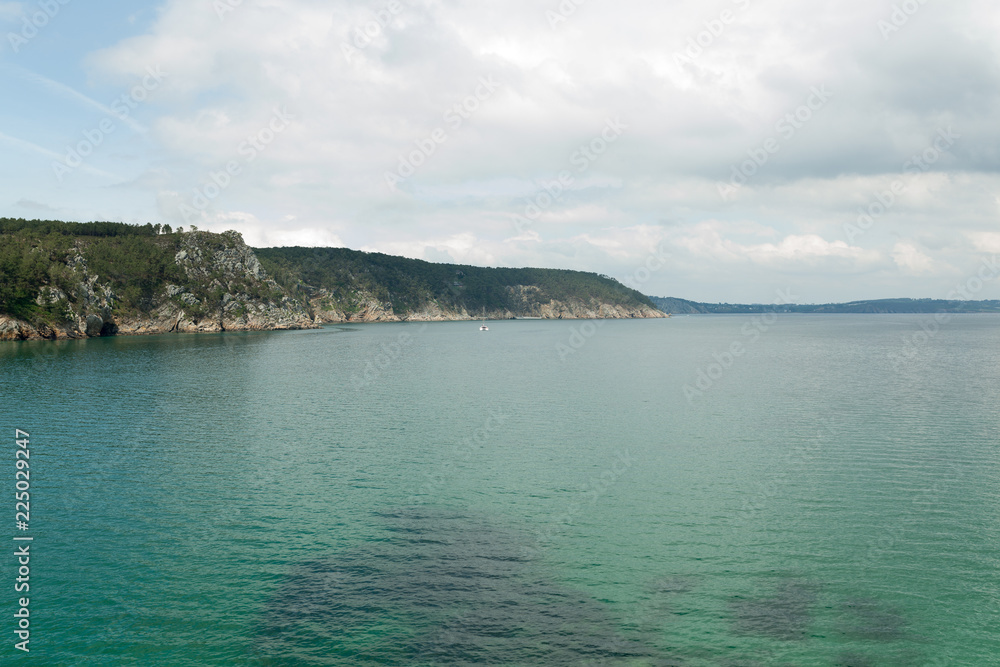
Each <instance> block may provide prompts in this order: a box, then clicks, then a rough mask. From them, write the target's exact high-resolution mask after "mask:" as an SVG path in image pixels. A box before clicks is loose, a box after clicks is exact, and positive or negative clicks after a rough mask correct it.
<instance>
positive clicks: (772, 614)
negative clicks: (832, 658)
mask: <svg viewBox="0 0 1000 667" xmlns="http://www.w3.org/2000/svg"><path fill="white" fill-rule="evenodd" d="M816 597H817V595H816V590H815V586H812V585H810V584H808V583H804V582H800V581H786V582H783V583H781V584H780V585H779V586H778V589H777V591H776V592H775V594H774V595H772V596H770V597H764V598H750V599H742V598H738V599H735V600H732V601H731V602H730V603H729V606H730V609H731V610H732V613H733V624H734V626H735V629H736V632H738V633H739V634H745V635H763V636H765V637H773V638H775V639H781V640H786V641H792V640H797V639H805V638H806V637H807V636H808V631H809V625H810V623H811V622H812V607H813V605H814V604H815V603H816Z"/></svg>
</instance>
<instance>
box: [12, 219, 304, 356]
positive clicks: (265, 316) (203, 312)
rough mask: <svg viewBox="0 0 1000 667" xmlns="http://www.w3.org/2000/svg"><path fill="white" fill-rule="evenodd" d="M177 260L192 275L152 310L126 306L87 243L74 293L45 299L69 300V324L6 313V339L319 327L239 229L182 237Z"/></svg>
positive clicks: (46, 292)
mask: <svg viewBox="0 0 1000 667" xmlns="http://www.w3.org/2000/svg"><path fill="white" fill-rule="evenodd" d="M180 244H181V249H180V250H179V251H177V253H176V255H175V256H174V262H175V263H176V265H177V266H178V267H179V268H180V269H181V273H182V275H183V276H184V277H185V278H186V279H185V280H184V281H183V284H181V285H176V284H168V285H166V286H165V287H164V288H163V289H162V290H160V292H159V293H157V294H155V295H154V296H153V299H152V303H151V307H150V308H148V309H147V310H145V311H144V312H125V311H123V310H122V309H121V308H120V307H119V303H118V302H119V301H120V300H119V299H118V297H117V295H116V294H115V292H114V290H113V288H112V286H111V284H110V282H108V281H102V279H101V276H99V275H97V274H95V273H93V272H92V271H91V270H90V268H89V267H88V265H87V261H86V259H85V257H84V252H83V246H82V245H81V243H80V242H78V243H77V245H76V246H75V247H74V249H73V251H72V252H71V253H70V256H69V258H68V260H67V262H66V266H67V267H68V268H69V269H70V270H71V271H72V272H73V274H74V275H75V276H76V280H77V284H76V286H75V290H74V293H73V294H66V293H65V292H62V291H60V290H56V289H53V288H51V287H44V288H42V290H41V291H40V293H39V295H38V299H37V303H39V304H40V305H41V304H46V303H47V304H58V303H60V302H65V303H66V308H67V313H66V317H65V318H64V320H65V321H64V322H62V323H59V324H44V323H29V322H25V321H21V320H17V319H14V318H12V317H9V316H0V340H30V339H66V338H89V337H96V336H107V335H115V334H119V335H121V334H158V333H168V332H172V331H176V332H192V333H193V332H204V333H213V332H222V331H259V330H276V329H306V328H316V327H317V326H318V325H317V324H316V323H315V322H314V321H313V317H312V315H311V313H310V312H309V309H308V308H307V306H306V305H305V304H304V303H297V302H295V301H293V300H292V299H291V298H290V297H289V296H288V294H287V293H286V292H285V290H283V289H282V288H281V286H279V285H278V283H276V282H275V281H274V280H273V279H272V278H270V277H269V276H268V275H267V274H266V272H265V271H264V269H263V268H262V267H261V265H260V262H259V261H258V260H257V257H256V256H255V255H254V253H253V250H251V249H250V248H249V247H248V246H247V245H246V244H245V243H244V242H243V238H242V237H241V236H240V235H239V234H238V233H236V232H226V233H224V234H221V235H220V234H209V233H207V232H192V233H188V234H184V235H182V236H181V241H180Z"/></svg>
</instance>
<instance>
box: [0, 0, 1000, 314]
mask: <svg viewBox="0 0 1000 667" xmlns="http://www.w3.org/2000/svg"><path fill="white" fill-rule="evenodd" d="M741 4H742V3H723V6H725V7H728V8H730V9H733V10H734V13H735V15H736V20H735V21H734V22H732V24H730V25H728V26H726V27H725V29H724V30H723V31H722V33H721V34H720V35H718V36H717V37H713V38H712V39H711V40H709V41H710V43H709V44H708V45H707V46H704V47H703V51H702V52H701V53H700V54H698V55H697V56H696V57H693V58H690V62H688V63H687V64H684V65H683V67H679V66H678V63H677V59H676V58H675V55H677V54H682V53H684V50H685V49H686V48H687V46H688V45H689V44H690V42H689V40H691V39H696V38H698V36H699V33H701V32H702V31H703V30H705V22H706V21H711V20H714V19H715V18H717V16H718V13H719V11H721V8H720V7H721V6H720V7H712V6H709V5H705V4H704V3H694V2H675V3H668V4H662V3H653V2H651V1H642V2H637V3H631V4H628V5H621V4H617V5H616V4H613V3H611V4H607V3H584V4H582V5H580V6H579V7H578V8H577V10H576V11H575V12H574V13H573V14H572V16H569V17H568V18H567V21H566V22H565V23H562V24H560V25H559V26H557V28H556V29H555V30H553V29H552V28H551V27H550V25H549V22H548V20H547V19H546V14H545V12H546V11H547V10H556V9H557V7H558V3H556V2H551V3H541V4H539V3H537V2H535V1H534V0H505V1H504V2H501V0H482V1H481V2H476V3H469V2H460V1H459V0H412V1H410V2H405V3H402V10H401V11H400V12H398V13H397V15H395V16H393V17H392V20H391V22H390V23H388V24H387V25H385V26H383V27H380V28H379V29H378V30H377V31H376V32H377V33H378V34H377V35H376V36H375V37H374V39H373V40H372V43H371V44H370V45H368V46H364V45H363V44H362V45H361V46H360V47H359V46H358V45H355V46H354V48H355V49H356V52H353V53H352V55H351V58H350V59H348V58H347V57H345V55H344V52H343V45H345V44H350V43H351V41H352V40H353V39H354V35H355V34H356V32H355V31H356V30H357V29H358V28H363V27H365V26H366V24H367V25H372V24H371V21H372V20H373V19H374V18H375V16H376V12H377V11H378V10H380V9H382V8H383V7H385V5H386V3H383V2H380V1H379V0H372V1H371V2H362V1H360V0H342V1H340V2H337V3H334V4H333V5H331V4H330V3H325V2H321V1H319V0H284V1H283V2H280V3H279V2H262V1H260V2H243V3H241V4H240V5H239V6H237V7H235V8H234V9H233V11H232V12H229V13H227V14H226V15H225V16H224V17H222V20H220V17H219V16H218V15H217V13H216V11H215V10H214V9H213V6H212V3H205V2H204V1H203V0H165V2H164V3H163V5H162V8H161V10H160V11H159V13H158V16H157V18H156V20H155V21H154V22H153V23H152V24H151V26H149V27H148V29H146V31H145V32H144V33H142V34H138V35H134V36H131V37H128V38H125V39H122V40H121V41H119V42H118V43H117V44H113V45H109V46H108V47H107V48H105V49H102V50H101V51H98V52H96V53H94V54H91V56H90V58H89V59H88V61H87V62H88V65H89V67H90V71H91V75H92V78H93V79H94V80H95V81H102V82H110V84H109V85H111V86H116V87H118V88H120V87H121V85H124V84H128V83H131V82H134V81H135V79H136V77H140V76H142V75H143V73H144V72H145V70H146V68H147V67H151V66H152V67H156V66H159V67H161V68H162V69H163V71H164V72H166V73H167V75H168V76H167V79H166V80H165V81H164V83H163V85H162V86H161V87H160V88H159V89H158V90H157V91H156V100H155V104H154V103H151V104H149V105H148V106H144V108H143V112H144V113H145V114H146V115H145V116H144V118H143V122H144V125H145V126H148V127H149V128H150V132H149V133H148V135H147V137H146V140H147V141H148V142H149V143H150V144H151V146H152V148H153V150H151V151H150V153H149V160H148V163H149V164H150V167H149V171H148V173H147V174H145V175H143V176H140V177H139V178H136V179H135V180H134V182H131V183H130V184H128V187H129V188H130V190H129V193H130V195H132V196H136V197H145V198H146V200H147V201H148V202H149V204H148V210H149V212H150V215H151V217H153V218H154V220H156V219H159V220H160V221H163V222H169V223H170V224H172V225H174V226H176V225H177V224H185V225H186V224H189V223H187V222H184V221H183V220H182V218H181V216H180V213H179V206H180V205H181V204H185V203H188V204H189V203H190V202H191V201H192V198H193V197H194V194H195V191H196V190H203V188H204V187H205V185H206V184H208V183H211V181H212V175H213V174H216V173H218V172H219V170H220V169H223V168H224V167H225V165H226V164H227V163H228V162H230V161H233V160H236V161H238V162H239V166H240V173H239V175H238V176H237V177H234V178H233V179H232V182H231V183H230V184H229V185H228V186H227V187H225V188H224V190H223V191H222V192H221V193H219V195H218V196H217V197H213V198H212V200H211V201H210V202H209V205H208V206H206V207H203V213H199V215H198V219H197V220H196V221H195V224H197V225H198V226H200V227H203V228H212V229H214V228H216V227H220V228H222V227H224V226H227V225H228V226H235V227H237V228H238V229H241V231H243V232H244V233H245V234H246V235H247V238H248V240H251V242H252V243H254V244H258V245H267V244H284V243H297V244H303V245H307V244H326V243H329V244H338V245H339V244H340V243H341V242H343V243H345V244H347V245H348V246H350V247H357V248H368V249H377V250H379V251H383V252H398V253H401V254H406V255H409V256H413V257H424V258H427V259H447V258H451V260H452V261H461V262H470V263H487V264H497V265H512V266H521V265H532V264H533V265H542V266H559V267H564V268H579V269H589V270H594V271H598V272H603V273H612V274H613V273H616V272H618V273H621V272H625V273H627V272H629V271H630V270H632V269H633V268H634V266H635V263H636V262H641V261H643V257H645V254H644V253H648V252H649V248H651V247H655V246H656V244H658V243H661V242H662V243H665V244H666V245H667V247H670V248H671V249H672V252H674V253H675V255H676V257H675V267H674V269H671V270H670V271H674V270H676V272H675V273H670V271H668V270H664V272H663V274H662V275H661V276H660V277H659V278H657V279H658V280H662V281H663V282H662V283H660V284H659V285H657V286H656V289H657V290H658V291H661V292H663V293H666V292H667V291H673V290H672V285H673V284H674V283H673V282H671V281H675V282H676V281H677V280H678V278H679V277H681V276H682V273H681V272H682V271H687V272H689V273H690V275H692V276H695V275H697V276H700V277H704V276H720V278H719V279H718V280H717V281H716V282H715V283H712V284H713V287H712V289H713V290H716V294H715V296H717V297H718V298H719V299H728V298H730V294H729V292H727V290H733V289H736V288H735V287H734V285H736V284H738V285H739V286H740V288H741V289H742V288H744V287H746V289H748V290H750V289H757V290H759V292H760V294H759V296H758V297H757V298H760V299H766V298H769V295H770V294H771V291H772V289H773V285H772V284H771V283H770V282H769V280H770V279H769V276H772V275H780V274H781V273H782V272H796V273H797V274H799V275H807V274H808V275H811V276H813V277H814V278H815V282H816V283H817V284H821V283H825V284H832V283H835V284H836V286H837V287H836V288H837V289H840V290H842V292H843V294H842V296H843V298H845V299H846V298H863V297H865V296H868V294H869V293H870V290H872V289H873V288H875V287H876V286H877V283H876V282H873V281H878V280H886V281H888V282H885V283H883V284H884V285H885V289H887V290H888V289H892V290H894V291H895V290H900V289H904V288H905V285H906V284H905V283H898V282H892V280H894V279H895V277H896V276H899V275H900V274H901V273H902V274H905V275H907V276H911V277H916V276H923V277H925V278H926V279H928V280H930V279H931V278H932V277H933V276H935V275H938V272H940V271H946V270H947V267H949V266H960V265H963V264H964V263H967V261H966V260H968V259H969V256H970V253H973V252H975V251H976V248H977V247H980V246H981V247H993V246H992V245H990V244H992V243H993V241H984V240H982V238H980V237H976V236H975V235H976V234H989V233H992V231H991V230H992V229H994V228H995V225H996V214H997V200H996V192H997V191H998V190H1000V176H998V174H1000V149H998V148H997V147H998V146H1000V126H997V125H996V123H995V120H994V119H995V118H996V116H997V113H998V112H1000V64H998V61H997V59H996V57H995V53H996V52H997V51H998V50H1000V33H998V32H997V31H996V30H995V29H994V28H995V27H996V26H998V25H1000V7H997V6H996V5H995V3H989V2H986V0H955V1H954V2H951V3H949V4H948V5H947V6H944V5H935V4H932V3H928V4H926V5H923V6H922V8H921V10H920V12H919V14H918V15H916V16H915V17H913V19H911V21H910V22H909V23H908V24H907V26H905V28H904V29H903V30H901V31H900V32H899V33H898V34H894V35H893V36H892V38H891V39H890V40H885V39H883V37H882V35H881V34H880V33H879V31H878V29H877V25H876V24H877V21H878V20H879V19H880V18H884V15H885V14H886V11H887V9H886V7H884V6H882V5H879V4H877V3H876V4H872V3H870V2H865V1H863V0H844V1H843V2H840V3H837V4H836V6H833V5H830V6H829V7H827V6H823V5H816V4H812V5H804V4H802V3H798V2H792V1H791V0H755V1H754V2H752V3H749V4H748V6H746V7H742V6H741ZM9 6H12V4H11V3H5V4H3V5H0V7H9ZM737 9H738V10H739V11H737ZM362 47H363V48H362ZM482 77H492V78H493V79H495V80H496V81H497V82H498V83H499V84H500V85H499V87H498V88H497V90H496V91H494V92H490V93H489V94H488V95H485V96H481V97H480V98H479V99H474V98H470V95H475V93H476V91H477V87H478V86H480V81H481V79H482ZM54 78H59V77H54ZM814 86H825V87H827V88H828V89H829V90H830V91H832V92H833V94H834V95H833V97H832V98H831V100H830V101H829V103H827V104H826V105H824V106H823V107H822V108H821V109H818V110H815V111H814V112H813V113H811V114H810V116H811V118H810V119H809V120H808V121H805V122H802V123H800V124H799V125H800V126H799V127H797V128H796V131H795V132H794V133H793V135H792V136H790V137H781V142H780V150H779V151H778V152H776V153H774V154H772V155H770V156H769V157H768V159H767V161H766V163H765V164H763V165H762V166H761V167H760V168H759V170H758V172H757V173H756V174H755V175H754V176H752V177H751V178H750V179H749V180H748V182H747V183H746V185H745V186H744V187H743V188H741V189H740V192H739V194H738V197H736V198H735V199H734V200H731V201H729V202H724V201H722V200H721V199H720V197H719V194H718V190H717V184H718V183H719V182H720V181H724V180H726V179H727V178H729V176H730V174H731V169H732V166H733V165H735V164H740V163H741V162H743V161H744V160H747V159H748V157H749V154H750V152H752V151H754V150H756V149H759V148H760V147H761V146H763V145H764V142H765V141H766V140H767V139H768V138H769V137H772V136H776V123H777V122H778V121H779V120H780V119H781V118H783V117H785V116H786V114H789V113H793V114H794V113H795V112H796V111H797V110H798V109H799V107H800V106H801V105H802V104H803V103H804V101H805V100H806V99H807V97H808V95H809V91H810V89H811V88H812V87H814ZM51 92H54V93H58V94H66V95H69V93H67V91H62V93H60V91H58V90H54V89H53V90H52V91H51ZM97 97H98V99H100V96H97ZM70 98H72V95H70ZM86 99H90V98H89V97H88V98H86ZM469 100H472V106H474V107H476V108H475V109H474V110H470V112H468V113H465V115H466V116H468V117H460V116H455V115H454V113H450V110H451V111H453V110H454V108H455V105H456V104H462V103H463V102H467V101H469ZM75 102H80V103H82V102H84V100H83V99H80V98H75ZM276 107H278V108H282V107H285V108H287V111H288V112H289V113H290V114H291V115H293V116H294V119H293V121H292V122H291V124H290V125H289V127H288V128H287V129H286V130H285V131H283V132H281V133H280V134H278V135H277V136H275V137H274V138H273V141H271V142H270V143H268V144H267V146H266V149H265V150H260V151H257V152H256V153H255V156H254V159H253V160H252V161H250V160H247V159H246V156H245V155H244V154H242V153H241V150H240V147H241V146H243V145H245V143H244V142H247V141H248V138H252V137H254V136H260V133H261V132H265V131H266V129H267V127H268V123H269V121H270V119H271V118H272V116H273V114H274V109H275V108H276ZM95 108H96V107H95ZM619 117H620V118H621V121H622V123H623V124H625V125H627V128H626V129H625V130H624V131H623V133H622V135H621V137H620V138H619V139H618V140H616V141H614V142H612V143H606V144H602V142H601V132H602V129H603V128H604V127H605V123H606V122H607V121H608V119H611V118H619ZM456 119H460V121H461V122H457V123H456V122H455V121H456ZM947 127H953V129H954V131H955V132H957V133H958V134H959V135H960V139H959V140H958V141H957V142H955V144H954V145H953V146H951V147H949V148H948V150H947V151H945V152H944V153H943V154H941V155H940V156H939V157H938V159H937V160H936V161H935V163H934V165H933V167H932V168H931V169H930V170H929V171H927V172H926V173H924V172H921V173H904V171H905V168H904V164H905V163H906V162H907V160H908V159H910V157H911V156H913V155H916V154H920V153H921V152H923V151H924V150H926V149H927V147H928V146H930V145H932V142H933V141H934V138H935V136H936V133H937V132H938V130H939V129H941V128H947ZM438 128H440V129H441V133H438V134H436V135H435V130H436V129H438ZM434 136H437V137H438V138H439V140H438V141H435V140H433V139H432V137H434ZM428 141H430V142H431V143H430V144H428V143H427V142H428ZM8 143H9V142H8ZM36 143H37V142H36ZM421 146H424V147H425V150H424V153H425V154H423V155H419V154H418V157H419V161H420V162H421V163H422V164H420V165H419V166H418V167H417V168H416V170H415V173H414V174H413V175H412V177H409V178H407V179H406V180H405V181H403V182H402V183H401V184H400V187H399V188H398V192H395V193H394V192H391V191H390V190H389V188H388V187H387V186H386V182H385V174H386V173H387V172H392V171H393V170H396V169H397V168H398V167H399V164H400V159H401V157H402V158H403V159H408V156H410V155H411V154H414V151H419V150H421ZM427 146H429V148H426V147H427ZM590 148H594V149H596V150H597V151H598V152H599V153H600V154H599V155H596V154H595V155H594V156H593V158H592V159H591V158H587V159H585V160H584V161H583V162H581V161H580V156H581V155H582V154H583V153H581V152H580V151H581V149H586V150H589V149H590ZM36 153H37V151H36ZM581 165H582V168H581ZM46 166H47V165H46ZM911 171H912V170H911ZM561 172H564V173H568V174H569V175H570V177H571V179H572V185H571V186H569V187H566V188H565V190H564V191H563V192H562V193H560V194H559V196H558V197H557V198H556V200H555V201H553V202H550V203H546V204H545V205H544V206H542V207H541V208H542V210H540V211H539V212H538V214H537V215H535V216H533V217H532V218H531V225H530V226H528V227H527V228H524V229H521V230H518V229H516V228H515V226H514V224H513V222H512V219H511V218H512V216H513V215H514V214H524V212H525V208H526V206H527V205H528V204H530V203H532V202H533V201H534V200H535V197H536V196H537V195H538V194H539V192H541V188H542V184H544V183H551V182H553V181H554V180H556V179H557V177H558V176H559V175H560V173H561ZM896 181H901V182H902V183H903V184H904V186H905V192H904V193H903V194H902V195H900V196H898V197H896V200H895V201H894V202H893V204H892V206H890V207H889V208H888V210H887V211H885V213H884V214H881V215H879V216H877V219H875V220H874V224H873V225H872V226H871V227H870V228H869V229H867V230H865V233H864V234H863V235H861V236H852V235H848V234H846V233H845V225H847V224H850V223H854V222H856V220H857V218H858V215H859V209H864V208H867V207H869V206H870V205H871V204H872V202H874V201H876V197H877V196H878V194H879V193H882V192H884V191H885V190H886V189H887V188H891V187H892V184H893V183H894V182H896ZM104 194H105V193H103V192H97V193H95V194H94V195H92V196H93V197H94V198H95V200H96V199H97V198H98V197H99V196H100V195H104ZM31 196H32V198H34V199H38V196H39V195H38V194H34V193H33V194H32V195H31ZM99 205H100V204H95V205H94V208H95V209H98V208H99ZM73 208H74V210H79V209H80V208H81V206H79V205H75V206H74V207H73ZM901 239H909V240H906V241H902V240H901ZM977 244H978V245H977ZM983 244H986V245H985V246H984V245H983ZM721 276H726V277H727V279H728V282H726V281H723V280H722V279H721ZM831 279H835V280H831ZM713 280H714V279H713ZM702 282H703V283H704V280H703V281H702ZM765 283H766V284H765ZM705 284H708V283H705ZM912 285H913V288H912V289H913V290H917V289H919V290H921V291H925V290H926V289H927V288H928V285H930V283H918V282H913V283H912ZM901 286H902V287H901ZM650 289H653V287H650ZM904 291H906V290H905V289H904ZM678 295H679V296H684V295H683V294H678ZM907 295H910V296H922V295H923V294H920V293H915V292H911V293H909V294H907ZM702 296H703V297H704V296H705V295H702Z"/></svg>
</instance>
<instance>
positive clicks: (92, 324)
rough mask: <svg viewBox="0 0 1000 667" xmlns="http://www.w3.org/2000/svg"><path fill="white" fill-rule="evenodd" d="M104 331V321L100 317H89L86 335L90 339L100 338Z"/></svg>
mask: <svg viewBox="0 0 1000 667" xmlns="http://www.w3.org/2000/svg"><path fill="white" fill-rule="evenodd" d="M103 329H104V319H103V318H102V317H100V316H99V315H87V326H86V330H85V332H84V333H86V334H87V335H88V336H90V337H92V338H93V337H94V336H100V335H101V331H102V330H103Z"/></svg>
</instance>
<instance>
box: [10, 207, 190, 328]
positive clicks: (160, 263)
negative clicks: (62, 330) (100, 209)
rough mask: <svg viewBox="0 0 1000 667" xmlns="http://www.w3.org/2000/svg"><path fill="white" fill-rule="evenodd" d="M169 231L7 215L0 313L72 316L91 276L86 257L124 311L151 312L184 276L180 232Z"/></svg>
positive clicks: (43, 319)
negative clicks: (86, 278) (166, 289)
mask: <svg viewBox="0 0 1000 667" xmlns="http://www.w3.org/2000/svg"><path fill="white" fill-rule="evenodd" d="M169 231H170V229H169V227H163V226H161V225H149V224H147V225H143V226H138V225H127V224H124V223H119V222H88V223H77V222H57V221H52V220H23V219H11V218H0V313H4V314H8V315H12V316H14V317H16V318H18V319H21V320H25V321H27V322H30V323H32V324H58V323H62V322H66V321H68V320H70V319H71V317H72V316H73V315H74V312H78V309H79V307H80V304H79V299H80V296H81V295H80V294H79V288H80V286H81V283H82V281H83V279H84V273H83V269H82V266H81V265H80V263H79V262H78V258H82V260H83V263H84V264H85V265H86V266H87V270H88V271H89V273H90V275H92V276H93V275H96V276H98V279H99V282H100V283H101V284H102V285H105V286H108V287H110V288H111V291H112V292H113V293H114V295H115V303H114V305H115V310H116V311H118V312H120V313H139V312H146V311H148V310H149V309H150V308H151V307H152V300H153V296H154V294H156V293H157V291H159V290H161V289H162V287H163V286H164V285H165V284H166V283H167V282H171V281H174V282H177V281H180V280H183V277H184V275H183V272H182V271H181V270H180V268H179V267H178V266H177V265H176V264H175V263H174V261H173V256H174V253H175V252H176V250H177V246H178V243H179V235H177V234H171V233H169ZM40 295H42V296H41V297H40ZM46 295H47V298H46Z"/></svg>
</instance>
